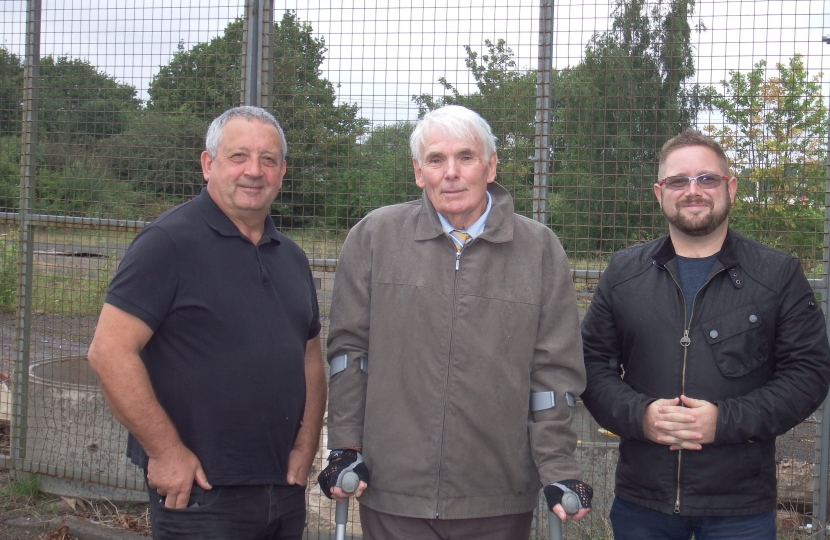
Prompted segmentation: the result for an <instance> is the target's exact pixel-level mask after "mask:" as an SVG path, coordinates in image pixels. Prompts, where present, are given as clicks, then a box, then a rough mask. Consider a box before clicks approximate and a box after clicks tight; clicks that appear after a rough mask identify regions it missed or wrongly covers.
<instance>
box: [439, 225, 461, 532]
mask: <svg viewBox="0 0 830 540" xmlns="http://www.w3.org/2000/svg"><path fill="white" fill-rule="evenodd" d="M449 240H450V242H451V243H452V247H453V248H454V249H455V242H454V241H453V240H452V238H450V239H449ZM467 245H469V244H467ZM467 245H464V246H463V247H462V248H461V249H456V250H455V274H454V276H453V283H452V324H451V325H450V354H449V358H448V359H447V382H446V387H445V389H444V412H443V416H442V418H441V432H442V434H441V451H440V452H439V453H438V490H437V491H436V494H435V519H438V518H439V517H440V516H439V512H438V507H439V505H440V504H441V469H442V466H443V463H444V436H443V431H444V425H445V424H446V421H447V395H448V394H449V391H450V371H451V370H452V343H453V334H454V333H455V313H456V309H457V307H458V306H457V301H458V295H457V294H456V290H457V288H458V269H459V268H460V267H461V252H462V251H464V248H466V247H467Z"/></svg>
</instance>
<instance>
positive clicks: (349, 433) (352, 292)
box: [327, 222, 372, 449]
mask: <svg viewBox="0 0 830 540" xmlns="http://www.w3.org/2000/svg"><path fill="white" fill-rule="evenodd" d="M362 224H363V222H361V223H358V225H356V226H355V227H354V228H353V229H352V230H351V232H350V233H349V235H348V236H347V237H346V241H345V242H344V243H343V249H342V250H341V252H340V258H339V260H338V262H337V271H336V272H335V275H334V288H333V292H332V300H331V314H330V326H329V336H328V361H329V364H331V362H332V360H333V359H334V358H337V357H340V356H342V355H344V354H345V355H346V356H347V357H348V362H347V364H346V369H345V370H343V371H341V372H339V373H336V374H334V375H333V376H331V378H330V380H329V413H328V424H327V425H328V447H329V448H332V449H335V448H344V447H352V446H355V447H362V446H363V421H364V412H365V410H366V382H367V378H368V374H367V373H366V372H364V371H362V370H361V369H360V363H359V362H357V360H358V359H359V358H366V360H367V361H368V360H369V320H370V309H371V294H372V287H371V282H372V275H371V273H372V270H371V267H372V263H371V258H372V255H371V246H370V239H369V238H368V235H366V234H364V233H363V227H362V226H361V225H362ZM370 369H371V368H370Z"/></svg>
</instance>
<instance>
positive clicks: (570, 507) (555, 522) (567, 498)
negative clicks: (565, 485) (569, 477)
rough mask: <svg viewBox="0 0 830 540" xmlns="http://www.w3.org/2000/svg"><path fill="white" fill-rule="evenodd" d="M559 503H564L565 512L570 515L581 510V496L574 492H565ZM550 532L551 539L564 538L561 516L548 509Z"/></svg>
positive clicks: (559, 539)
mask: <svg viewBox="0 0 830 540" xmlns="http://www.w3.org/2000/svg"><path fill="white" fill-rule="evenodd" d="M559 504H561V505H562V509H563V510H565V513H567V514H569V515H572V514H576V513H577V512H579V498H578V497H577V496H576V495H575V494H573V493H570V492H566V493H564V494H563V495H562V502H560V503H559ZM548 533H549V538H550V540H562V521H561V520H560V519H559V516H557V515H556V514H554V513H553V512H551V511H550V510H549V511H548Z"/></svg>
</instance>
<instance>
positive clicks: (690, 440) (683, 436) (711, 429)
mask: <svg viewBox="0 0 830 540" xmlns="http://www.w3.org/2000/svg"><path fill="white" fill-rule="evenodd" d="M717 422H718V407H717V405H715V404H713V403H711V402H709V401H705V400H702V399H692V398H690V397H686V396H680V397H677V398H674V399H658V400H657V401H654V402H653V403H650V404H649V405H648V406H647V407H646V410H645V414H644V415H643V433H644V434H645V436H646V438H647V439H648V440H650V441H653V442H656V443H659V444H665V445H668V446H669V449H670V450H701V449H702V448H703V445H704V444H709V443H713V442H715V428H716V427H717Z"/></svg>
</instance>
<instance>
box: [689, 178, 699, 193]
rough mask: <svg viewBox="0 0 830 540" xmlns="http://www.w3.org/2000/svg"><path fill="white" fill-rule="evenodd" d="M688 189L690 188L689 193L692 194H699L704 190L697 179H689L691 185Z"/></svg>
mask: <svg viewBox="0 0 830 540" xmlns="http://www.w3.org/2000/svg"><path fill="white" fill-rule="evenodd" d="M686 189H688V190H689V194H691V195H697V194H698V193H700V192H701V191H702V190H701V188H700V186H699V185H697V180H689V185H688V187H687V188H686Z"/></svg>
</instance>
